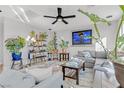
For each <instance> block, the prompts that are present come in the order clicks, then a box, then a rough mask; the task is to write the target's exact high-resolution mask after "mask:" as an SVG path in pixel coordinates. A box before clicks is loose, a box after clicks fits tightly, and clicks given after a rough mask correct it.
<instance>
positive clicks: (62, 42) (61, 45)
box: [59, 40, 69, 49]
mask: <svg viewBox="0 0 124 93" xmlns="http://www.w3.org/2000/svg"><path fill="white" fill-rule="evenodd" d="M68 44H69V42H68V41H64V40H61V43H60V44H59V46H60V47H61V48H62V49H66V48H68Z"/></svg>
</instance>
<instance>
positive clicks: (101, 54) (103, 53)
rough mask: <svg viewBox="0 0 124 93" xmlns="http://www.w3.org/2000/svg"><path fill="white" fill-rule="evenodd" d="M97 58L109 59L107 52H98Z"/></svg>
mask: <svg viewBox="0 0 124 93" xmlns="http://www.w3.org/2000/svg"><path fill="white" fill-rule="evenodd" d="M96 58H103V59H107V55H106V53H105V52H103V51H100V52H98V51H97V52H96Z"/></svg>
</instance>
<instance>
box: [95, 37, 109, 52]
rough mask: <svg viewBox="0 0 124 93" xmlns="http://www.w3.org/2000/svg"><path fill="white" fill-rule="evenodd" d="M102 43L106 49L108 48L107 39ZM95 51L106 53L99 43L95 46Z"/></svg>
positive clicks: (103, 39)
mask: <svg viewBox="0 0 124 93" xmlns="http://www.w3.org/2000/svg"><path fill="white" fill-rule="evenodd" d="M102 42H103V45H104V46H105V48H106V47H107V37H104V38H102ZM95 50H96V51H104V49H103V47H102V46H101V45H100V44H99V43H97V42H96V44H95Z"/></svg>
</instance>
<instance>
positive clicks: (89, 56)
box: [83, 52, 92, 58]
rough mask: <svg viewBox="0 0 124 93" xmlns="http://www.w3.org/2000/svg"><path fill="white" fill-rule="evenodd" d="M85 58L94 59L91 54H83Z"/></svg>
mask: <svg viewBox="0 0 124 93" xmlns="http://www.w3.org/2000/svg"><path fill="white" fill-rule="evenodd" d="M83 56H84V57H85V58H92V56H91V54H90V52H83Z"/></svg>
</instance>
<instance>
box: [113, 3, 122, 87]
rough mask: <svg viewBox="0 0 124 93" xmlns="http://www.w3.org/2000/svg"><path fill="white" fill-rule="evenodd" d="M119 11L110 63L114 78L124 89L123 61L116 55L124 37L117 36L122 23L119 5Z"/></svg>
mask: <svg viewBox="0 0 124 93" xmlns="http://www.w3.org/2000/svg"><path fill="white" fill-rule="evenodd" d="M120 9H121V10H122V16H121V18H120V20H119V23H118V28H117V31H116V32H117V34H116V41H115V48H114V51H113V55H112V61H113V63H114V67H115V73H116V78H117V80H118V81H119V83H120V85H121V87H124V59H122V58H121V57H120V56H119V55H118V50H119V49H122V50H123V49H124V35H122V36H119V33H120V29H121V26H122V24H123V21H124V6H123V5H121V6H120Z"/></svg>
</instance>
